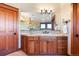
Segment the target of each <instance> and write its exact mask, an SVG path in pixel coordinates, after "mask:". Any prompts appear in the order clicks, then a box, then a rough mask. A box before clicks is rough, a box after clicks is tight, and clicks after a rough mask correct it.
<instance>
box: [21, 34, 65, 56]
mask: <svg viewBox="0 0 79 59" xmlns="http://www.w3.org/2000/svg"><path fill="white" fill-rule="evenodd" d="M22 37H25V38H22V50H23V51H25V52H26V54H28V55H67V37H55V36H53V37H52V36H23V35H22ZM23 41H24V42H23Z"/></svg>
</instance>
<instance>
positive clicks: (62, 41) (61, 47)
mask: <svg viewBox="0 0 79 59" xmlns="http://www.w3.org/2000/svg"><path fill="white" fill-rule="evenodd" d="M58 54H62V55H66V54H67V37H58Z"/></svg>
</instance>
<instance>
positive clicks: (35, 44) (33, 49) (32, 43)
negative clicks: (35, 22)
mask: <svg viewBox="0 0 79 59" xmlns="http://www.w3.org/2000/svg"><path fill="white" fill-rule="evenodd" d="M27 45H28V46H27V50H28V54H33V55H34V54H35V55H37V54H39V40H38V37H31V36H29V37H28V44H27Z"/></svg>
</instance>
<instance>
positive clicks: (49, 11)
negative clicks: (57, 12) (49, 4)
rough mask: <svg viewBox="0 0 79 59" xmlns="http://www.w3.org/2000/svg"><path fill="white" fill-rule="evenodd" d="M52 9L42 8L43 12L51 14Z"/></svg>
mask: <svg viewBox="0 0 79 59" xmlns="http://www.w3.org/2000/svg"><path fill="white" fill-rule="evenodd" d="M51 13H52V10H47V9H42V10H41V14H51Z"/></svg>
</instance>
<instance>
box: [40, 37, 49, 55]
mask: <svg viewBox="0 0 79 59" xmlns="http://www.w3.org/2000/svg"><path fill="white" fill-rule="evenodd" d="M45 39H46V37H40V54H41V55H42V54H47V48H48V47H47V44H48V41H47V40H45Z"/></svg>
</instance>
